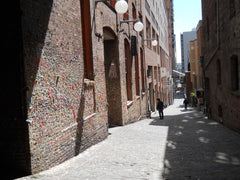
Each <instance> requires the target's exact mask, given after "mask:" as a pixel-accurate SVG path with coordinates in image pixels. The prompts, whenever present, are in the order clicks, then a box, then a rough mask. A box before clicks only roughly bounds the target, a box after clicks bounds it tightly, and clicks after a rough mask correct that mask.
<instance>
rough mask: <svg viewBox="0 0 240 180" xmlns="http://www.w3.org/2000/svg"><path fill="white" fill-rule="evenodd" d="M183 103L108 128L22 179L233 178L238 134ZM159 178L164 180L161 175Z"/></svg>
mask: <svg viewBox="0 0 240 180" xmlns="http://www.w3.org/2000/svg"><path fill="white" fill-rule="evenodd" d="M182 102H183V100H175V104H174V105H172V106H169V107H168V108H167V109H165V110H164V114H165V118H164V120H160V119H159V118H158V113H156V114H154V113H153V115H152V119H144V120H141V121H139V122H136V123H133V124H130V125H127V126H124V127H115V128H110V129H109V137H108V138H107V139H106V140H104V141H103V142H101V143H99V144H97V145H95V146H92V147H91V148H89V149H87V150H86V151H85V152H83V153H81V154H80V155H78V156H76V157H74V158H72V159H70V160H68V161H66V162H65V163H63V164H61V165H59V166H56V167H54V168H52V169H50V170H47V171H44V172H41V173H39V174H36V175H33V176H29V177H25V178H22V179H41V180H58V179H59V180H65V179H66V180H75V179H76V180H85V179H89V180H96V179H99V180H112V179H122V180H126V179H132V180H138V179H141V180H142V179H152V180H161V179H170V180H175V179H177V180H179V179H180V180H181V179H183V180H185V179H194V180H202V179H203V180H205V179H227V180H228V179H239V177H240V134H238V133H236V132H233V131H231V130H229V129H227V128H226V127H224V126H222V125H220V124H218V123H217V122H215V121H211V120H208V119H206V118H205V117H204V115H203V114H202V113H201V112H198V111H195V110H194V109H192V108H189V109H188V110H185V109H184V108H183V107H182V106H181V104H182ZM162 176H164V178H163V177H162Z"/></svg>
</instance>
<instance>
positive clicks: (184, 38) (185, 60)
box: [181, 30, 197, 72]
mask: <svg viewBox="0 0 240 180" xmlns="http://www.w3.org/2000/svg"><path fill="white" fill-rule="evenodd" d="M196 38H197V34H196V30H192V31H189V32H183V33H182V34H181V52H182V72H186V71H189V68H190V67H189V65H190V64H189V63H190V59H189V42H190V41H192V40H195V39H196Z"/></svg>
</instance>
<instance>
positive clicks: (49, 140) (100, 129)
mask: <svg viewBox="0 0 240 180" xmlns="http://www.w3.org/2000/svg"><path fill="white" fill-rule="evenodd" d="M21 9H22V11H23V17H22V24H23V41H24V44H23V46H24V55H25V57H24V60H25V77H26V86H27V89H28V91H27V108H28V119H29V120H30V121H32V123H30V125H29V131H30V132H29V134H30V152H31V168H32V173H36V172H39V171H42V170H45V169H48V168H50V167H52V166H55V165H57V164H59V163H62V162H63V161H65V160H67V159H69V158H71V157H73V156H74V155H76V154H78V153H79V152H81V151H83V150H84V149H86V148H88V147H90V146H91V145H92V144H95V143H97V142H99V141H101V140H102V139H104V138H106V136H107V109H106V99H105V97H106V88H105V81H104V78H103V77H101V78H100V79H103V80H100V79H98V76H101V74H100V73H98V71H96V77H97V78H96V80H95V81H89V80H86V79H84V69H83V68H84V65H83V51H82V48H83V47H82V32H81V10H80V3H79V1H72V0H69V1H28V0H26V1H22V3H21ZM95 62H96V63H98V62H97V61H95ZM99 66H100V67H103V63H102V64H101V62H99V64H96V65H95V67H99ZM100 71H101V69H100V68H99V72H100Z"/></svg>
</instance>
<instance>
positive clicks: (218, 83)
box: [217, 59, 222, 85]
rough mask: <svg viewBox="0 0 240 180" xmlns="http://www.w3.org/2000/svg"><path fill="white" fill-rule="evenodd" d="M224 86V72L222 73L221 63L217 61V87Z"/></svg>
mask: <svg viewBox="0 0 240 180" xmlns="http://www.w3.org/2000/svg"><path fill="white" fill-rule="evenodd" d="M221 84H222V72H221V62H220V60H219V59H218V60H217V85H221Z"/></svg>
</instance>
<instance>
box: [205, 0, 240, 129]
mask: <svg viewBox="0 0 240 180" xmlns="http://www.w3.org/2000/svg"><path fill="white" fill-rule="evenodd" d="M202 8H203V9H202V12H203V34H204V51H203V52H204V74H205V99H206V107H207V110H208V112H209V114H210V115H211V116H212V118H213V119H215V120H216V121H218V122H221V123H222V124H224V125H225V126H228V127H230V128H232V129H234V130H236V131H238V132H240V29H239V27H240V2H239V1H234V0H230V1H226V0H223V1H220V0H219V1H215V0H202Z"/></svg>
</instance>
